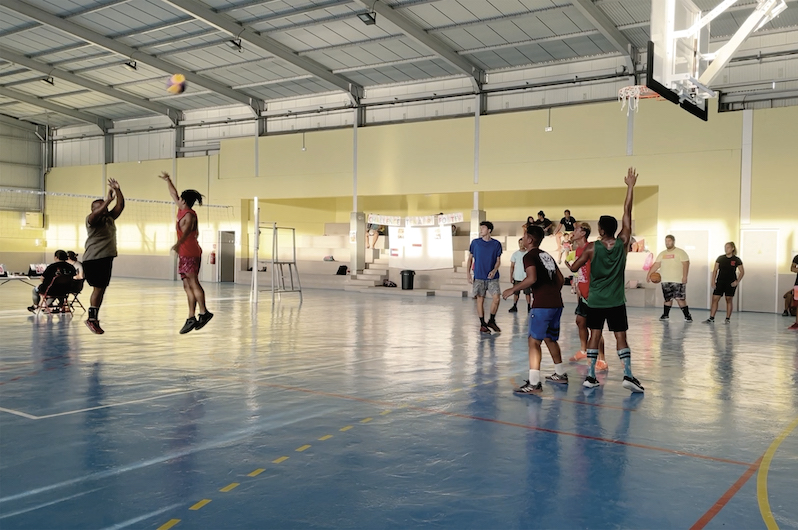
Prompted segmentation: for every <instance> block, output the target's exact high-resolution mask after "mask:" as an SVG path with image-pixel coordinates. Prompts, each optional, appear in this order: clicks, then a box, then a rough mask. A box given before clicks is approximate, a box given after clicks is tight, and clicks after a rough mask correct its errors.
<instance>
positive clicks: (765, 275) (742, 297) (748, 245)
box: [738, 230, 782, 313]
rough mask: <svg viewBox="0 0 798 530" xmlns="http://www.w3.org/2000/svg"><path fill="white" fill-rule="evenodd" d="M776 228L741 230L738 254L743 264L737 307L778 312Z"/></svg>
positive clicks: (762, 311) (744, 309) (763, 311)
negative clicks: (742, 277) (743, 269)
mask: <svg viewBox="0 0 798 530" xmlns="http://www.w3.org/2000/svg"><path fill="white" fill-rule="evenodd" d="M778 235H779V232H778V230H743V231H742V241H741V242H740V253H739V256H740V258H741V259H742V260H743V267H745V278H744V279H743V281H742V283H740V288H739V289H738V292H739V300H738V304H739V308H740V311H758V312H761V313H774V312H776V313H777V312H779V302H782V300H781V297H780V296H779V293H778V290H779V285H778V269H779V268H778V263H776V260H777V259H778Z"/></svg>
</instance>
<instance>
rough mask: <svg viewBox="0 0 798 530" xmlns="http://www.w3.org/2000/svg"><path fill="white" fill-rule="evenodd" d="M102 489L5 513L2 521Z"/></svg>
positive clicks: (0, 517) (1, 517) (0, 516)
mask: <svg viewBox="0 0 798 530" xmlns="http://www.w3.org/2000/svg"><path fill="white" fill-rule="evenodd" d="M101 489H102V488H95V489H93V490H88V491H81V492H80V493H76V494H74V495H70V496H69V497H64V498H62V499H56V500H54V501H50V502H45V503H44V504H37V505H36V506H31V507H30V508H25V509H24V510H18V511H16V512H11V513H4V514H3V515H0V519H6V518H8V517H14V516H15V515H22V514H23V513H28V512H32V511H34V510H38V509H40V508H46V507H48V506H52V505H53V504H58V503H59V502H64V501H68V500H72V499H74V498H75V497H81V496H83V495H86V494H87V493H94V492H95V491H100V490H101Z"/></svg>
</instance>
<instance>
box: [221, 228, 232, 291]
mask: <svg viewBox="0 0 798 530" xmlns="http://www.w3.org/2000/svg"><path fill="white" fill-rule="evenodd" d="M235 263H236V233H235V232H234V231H231V230H230V231H229V230H223V231H220V232H219V281H220V282H234V281H236V269H235Z"/></svg>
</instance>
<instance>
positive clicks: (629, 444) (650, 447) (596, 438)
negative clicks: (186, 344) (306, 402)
mask: <svg viewBox="0 0 798 530" xmlns="http://www.w3.org/2000/svg"><path fill="white" fill-rule="evenodd" d="M257 384H258V385H260V386H270V387H275V388H282V389H284V390H292V391H296V392H305V393H307V394H316V395H320V396H328V397H334V398H339V399H347V400H351V401H360V402H363V403H371V404H375V405H384V406H388V407H393V408H396V406H397V405H396V403H391V402H387V401H377V400H374V399H367V398H359V397H355V396H349V395H346V394H333V393H331V392H322V391H321V390H310V389H308V388H301V387H296V386H288V385H280V384H277V383H261V382H258V383H257ZM404 408H407V409H410V410H418V411H422V412H429V413H431V414H441V415H443V416H451V417H455V418H464V419H468V420H477V421H485V422H488V423H496V424H499V425H506V426H508V427H518V428H521V429H527V430H529V431H539V432H547V433H550V434H558V435H562V436H572V437H574V438H582V439H584V440H593V441H596V442H604V443H612V444H616V445H623V446H625V447H636V448H638V449H648V450H650V451H659V452H661V453H670V454H674V455H679V456H689V457H692V458H700V459H702V460H711V461H713V462H723V463H726V464H735V465H738V466H753V465H754V464H751V463H750V462H739V461H737V460H729V459H728V458H718V457H715V456H706V455H699V454H696V453H688V452H686V451H678V450H676V449H667V448H665V447H657V446H654V445H644V444H636V443H632V442H624V441H622V440H613V439H611V438H601V437H599V436H590V435H587V434H579V433H574V432H566V431H558V430H554V429H545V428H543V427H536V426H533V425H523V424H521V423H513V422H509V421H503V420H497V419H493V418H483V417H480V416H471V415H468V414H460V413H457V412H447V411H444V410H436V409H430V408H426V407H415V406H412V405H410V406H407V407H404ZM757 465H758V464H757Z"/></svg>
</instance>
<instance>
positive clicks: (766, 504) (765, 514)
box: [756, 418, 798, 530]
mask: <svg viewBox="0 0 798 530" xmlns="http://www.w3.org/2000/svg"><path fill="white" fill-rule="evenodd" d="M796 427H798V418H796V419H795V420H794V421H793V422H792V423H790V424H789V425H788V426H787V428H786V429H784V430H783V431H782V432H781V434H779V436H778V438H776V439H775V440H773V443H772V444H770V447H768V450H767V451H765V456H764V457H763V458H762V463H761V464H760V465H759V473H758V474H757V476H756V497H757V501H759V513H761V514H762V520H763V521H764V522H765V526H766V527H767V528H768V530H778V528H779V525H778V524H776V519H775V518H774V517H773V512H772V511H770V501H769V500H768V470H769V468H770V462H771V461H772V460H773V455H775V454H776V450H777V449H778V448H779V446H780V445H781V442H783V441H784V439H785V438H787V436H789V435H790V433H791V432H792V431H793V429H795V428H796Z"/></svg>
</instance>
